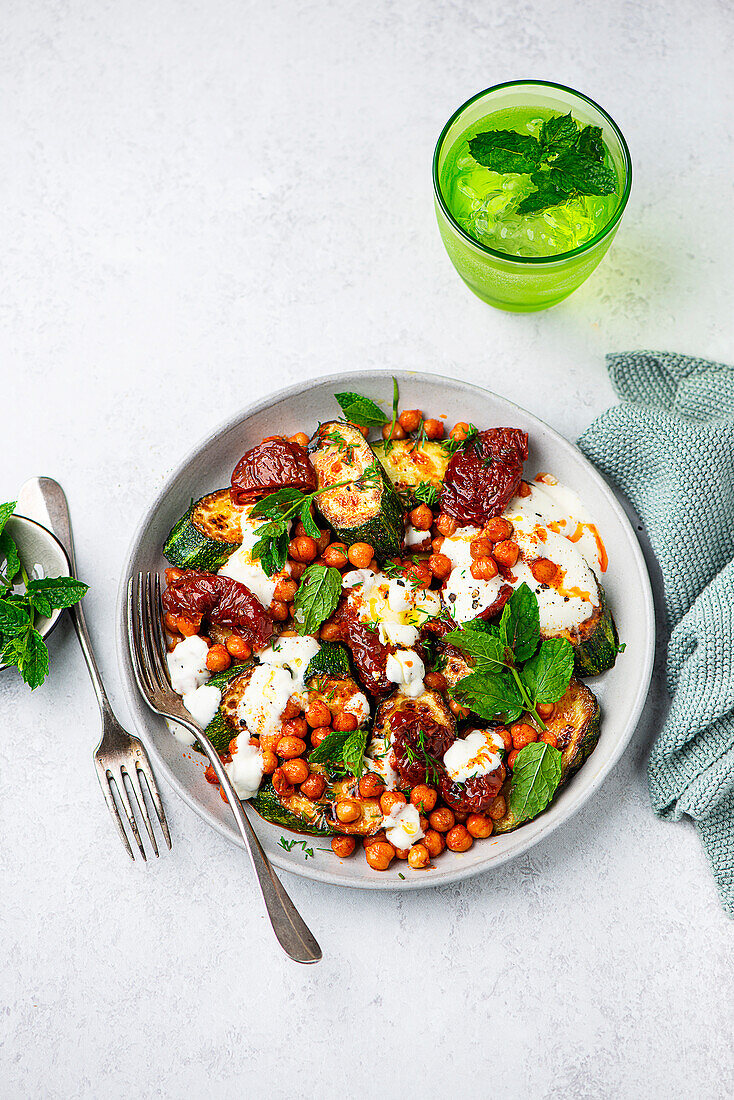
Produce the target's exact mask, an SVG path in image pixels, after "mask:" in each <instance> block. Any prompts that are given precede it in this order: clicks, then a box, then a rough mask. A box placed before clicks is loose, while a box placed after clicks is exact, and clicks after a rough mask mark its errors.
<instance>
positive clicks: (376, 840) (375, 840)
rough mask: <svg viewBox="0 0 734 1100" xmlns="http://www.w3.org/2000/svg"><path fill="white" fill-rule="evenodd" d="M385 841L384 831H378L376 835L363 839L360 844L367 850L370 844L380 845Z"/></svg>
mask: <svg viewBox="0 0 734 1100" xmlns="http://www.w3.org/2000/svg"><path fill="white" fill-rule="evenodd" d="M384 840H385V830H384V829H378V830H377V832H376V833H372V834H371V835H370V836H366V837H363V839H362V844H363V845H364V847H365V848H369V846H370V844H380V843H381V842H382V841H384Z"/></svg>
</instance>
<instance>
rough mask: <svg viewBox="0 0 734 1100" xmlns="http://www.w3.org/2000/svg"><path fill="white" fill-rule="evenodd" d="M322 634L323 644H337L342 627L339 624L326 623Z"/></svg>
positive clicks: (322, 628)
mask: <svg viewBox="0 0 734 1100" xmlns="http://www.w3.org/2000/svg"><path fill="white" fill-rule="evenodd" d="M320 633H321V641H322V642H336V641H338V640H339V638H340V637H341V627H340V626H339V625H338V624H337V623H324V624H323V626H322V627H321V632H320Z"/></svg>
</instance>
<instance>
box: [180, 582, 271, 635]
mask: <svg viewBox="0 0 734 1100" xmlns="http://www.w3.org/2000/svg"><path fill="white" fill-rule="evenodd" d="M163 610H164V611H166V612H170V614H172V615H185V616H187V617H190V618H196V616H198V615H201V616H203V617H204V618H205V619H208V620H209V622H212V623H217V624H219V626H227V627H232V628H233V629H235V630H237V631H238V632H239V633H241V634H244V635H245V637H246V638H247V639H248V641H249V640H251V641H252V642H254V644H255V645H256V646H257V647H258V648H262V647H263V646H265V645H267V643H268V641H269V640H270V638H271V636H272V633H273V620H272V619H271V618H270V616H269V615H268V613H267V612H266V610H265V608H264V607H263V606H262V604H261V603H260V601H259V600H258V599H257V597H256V596H253V594H252V592H250V589H249V588H247V587H246V586H245V585H244V584H240V582H239V581H235V580H232V578H231V577H220V576H217V575H214V574H212V573H198V572H197V571H196V570H195V569H187V570H186V571H185V572H184V574H183V576H182V577H179V579H178V580H177V581H174V582H173V584H170V585H169V586H168V588H167V589H166V591H165V592H164V593H163Z"/></svg>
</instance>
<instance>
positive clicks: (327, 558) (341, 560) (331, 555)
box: [322, 542, 349, 569]
mask: <svg viewBox="0 0 734 1100" xmlns="http://www.w3.org/2000/svg"><path fill="white" fill-rule="evenodd" d="M322 554H323V557H324V565H330V566H331V567H332V568H333V569H343V568H344V566H345V565H346V564H347V562H348V561H349V558H348V556H347V548H346V546H345V545H344V543H343V542H332V543H330V544H329V545H328V546H327V547H326V549H325V550H322Z"/></svg>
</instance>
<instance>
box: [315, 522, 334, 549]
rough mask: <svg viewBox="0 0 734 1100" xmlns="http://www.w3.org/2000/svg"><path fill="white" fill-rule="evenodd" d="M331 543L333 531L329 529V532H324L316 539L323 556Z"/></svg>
mask: <svg viewBox="0 0 734 1100" xmlns="http://www.w3.org/2000/svg"><path fill="white" fill-rule="evenodd" d="M330 542H331V531H329V530H328V528H327V530H326V531H322V532H321V534H320V535H319V537H318V538H317V539H316V545H317V546H318V548H319V553H320V554H323V552H324V550H325V549H326V547H327V546H328V545H329V543H330Z"/></svg>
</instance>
